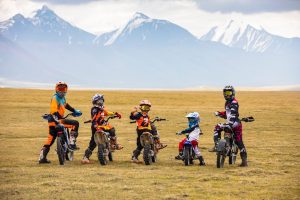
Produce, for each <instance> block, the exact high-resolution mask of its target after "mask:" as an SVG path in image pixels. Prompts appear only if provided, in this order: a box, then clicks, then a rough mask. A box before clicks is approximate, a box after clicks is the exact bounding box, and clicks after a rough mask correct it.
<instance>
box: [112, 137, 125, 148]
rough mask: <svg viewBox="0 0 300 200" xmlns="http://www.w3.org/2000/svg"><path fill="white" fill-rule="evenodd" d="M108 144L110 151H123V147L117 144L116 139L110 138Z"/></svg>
mask: <svg viewBox="0 0 300 200" xmlns="http://www.w3.org/2000/svg"><path fill="white" fill-rule="evenodd" d="M110 144H111V147H112V149H113V150H115V149H116V150H121V149H123V146H122V145H120V144H118V142H117V137H112V138H110Z"/></svg>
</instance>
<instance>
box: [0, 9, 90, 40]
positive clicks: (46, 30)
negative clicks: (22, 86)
mask: <svg viewBox="0 0 300 200" xmlns="http://www.w3.org/2000/svg"><path fill="white" fill-rule="evenodd" d="M0 33H1V35H2V36H4V37H6V38H8V39H10V40H12V41H15V42H21V43H23V42H50V41H51V42H55V43H58V42H60V43H65V44H69V45H70V44H91V43H92V40H93V39H94V37H95V35H93V34H91V33H88V32H85V31H83V30H81V29H79V28H77V27H75V26H73V25H71V24H70V23H68V22H66V21H65V20H63V19H62V18H60V17H59V16H57V15H56V14H55V13H54V12H53V11H52V10H50V9H49V8H48V7H47V6H43V7H42V8H41V9H39V10H37V11H35V13H34V14H33V17H32V18H25V17H24V16H23V15H21V14H17V15H15V16H14V17H12V18H10V19H8V20H6V21H4V22H1V23H0Z"/></svg>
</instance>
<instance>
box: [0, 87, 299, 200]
mask: <svg viewBox="0 0 300 200" xmlns="http://www.w3.org/2000/svg"><path fill="white" fill-rule="evenodd" d="M94 93H95V91H69V93H68V95H67V99H68V102H69V103H70V104H71V105H73V106H74V107H76V108H78V109H80V110H82V111H83V113H84V114H83V116H82V117H81V118H79V119H78V120H79V121H80V122H81V127H80V136H79V138H78V144H79V146H80V147H81V149H80V150H79V151H78V152H76V154H75V160H74V161H73V162H68V163H66V165H65V166H59V165H58V159H57V155H56V152H55V151H54V150H55V145H53V146H52V148H51V151H50V153H49V156H48V157H49V159H50V160H51V161H52V163H51V164H50V165H39V164H37V160H38V156H39V151H40V148H41V147H42V145H43V143H44V141H45V140H46V137H47V123H46V122H45V121H43V120H42V118H41V117H40V116H41V115H42V114H44V113H47V112H48V111H49V103H50V97H51V95H52V94H53V91H45V90H18V89H0V94H1V95H0V111H1V115H0V123H1V126H0V145H1V149H0V156H1V159H0V175H1V179H0V185H1V187H0V199H38V198H39V199H300V180H299V179H300V178H299V176H300V167H299V165H300V153H299V148H300V93H299V92H238V93H237V98H238V100H239V103H240V114H241V116H248V115H253V116H254V117H255V119H256V121H255V122H254V123H248V124H246V123H244V141H245V145H246V147H247V150H248V155H249V167H248V168H239V167H238V166H237V165H234V166H228V164H226V166H225V168H224V169H217V168H216V166H215V157H216V156H215V154H214V153H209V152H207V149H208V148H210V147H211V146H212V145H213V142H212V130H213V128H214V125H215V124H216V123H218V122H220V121H222V120H220V119H218V118H215V117H214V116H213V112H214V111H217V110H223V105H224V100H223V97H222V93H221V92H162V91H160V92H156V91H155V92H154V91H147V92H142V91H139V92H133V91H103V93H104V94H105V97H106V106H107V108H108V109H109V110H112V111H118V112H120V113H122V114H123V118H122V119H121V120H112V121H111V123H112V124H113V125H114V126H115V127H116V129H117V134H118V136H119V140H120V143H122V144H123V145H124V146H125V148H124V149H123V150H121V151H118V152H116V153H115V154H114V157H115V161H114V162H112V163H109V165H107V166H104V167H103V166H100V165H99V163H98V161H97V158H96V156H95V154H96V150H95V151H94V154H93V155H92V157H91V159H92V161H93V163H92V164H90V165H81V164H80V160H81V158H82V156H83V152H84V149H85V148H86V147H87V145H88V142H89V139H90V127H89V126H88V125H84V124H83V121H84V120H87V119H89V114H90V107H91V104H90V99H91V97H92V96H93V95H94ZM144 98H147V99H149V100H150V101H151V102H152V103H153V108H152V112H151V116H152V117H154V116H161V117H165V118H167V119H168V121H166V122H160V123H159V124H157V126H158V128H159V131H160V134H161V138H162V139H161V140H162V141H163V142H164V143H167V144H168V147H167V148H166V149H164V150H162V151H161V152H160V154H159V156H158V158H159V161H158V162H157V163H155V164H153V165H151V166H145V165H136V164H133V163H131V162H130V157H131V152H132V150H133V149H134V148H135V140H136V133H135V126H134V125H132V124H129V119H128V115H129V112H130V110H131V108H132V107H133V106H135V105H137V103H138V102H139V100H141V99H144ZM191 111H198V112H200V114H201V117H202V122H201V127H202V129H203V131H204V135H203V137H202V138H201V139H200V146H201V148H200V149H201V151H202V152H203V155H204V158H205V160H206V162H207V166H206V167H200V166H198V165H194V166H189V167H185V166H183V163H182V162H180V161H175V160H174V156H175V155H176V154H177V143H178V141H179V140H180V139H182V136H176V135H175V133H176V131H179V130H182V129H183V128H185V127H186V119H185V118H184V115H185V114H186V113H187V112H191ZM239 162H240V158H238V164H239Z"/></svg>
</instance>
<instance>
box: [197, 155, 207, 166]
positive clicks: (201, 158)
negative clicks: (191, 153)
mask: <svg viewBox="0 0 300 200" xmlns="http://www.w3.org/2000/svg"><path fill="white" fill-rule="evenodd" d="M199 161H200V164H199V165H200V166H205V165H206V164H205V162H204V158H203V156H200V157H199Z"/></svg>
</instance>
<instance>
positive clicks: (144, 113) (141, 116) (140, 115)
mask: <svg viewBox="0 0 300 200" xmlns="http://www.w3.org/2000/svg"><path fill="white" fill-rule="evenodd" d="M150 108H151V103H150V101H149V100H142V101H141V102H140V110H141V112H138V108H137V107H134V108H133V111H132V112H131V114H130V117H129V118H130V119H131V120H136V123H137V128H136V132H137V139H136V145H137V147H136V149H135V150H134V151H133V153H132V161H133V162H135V163H138V162H139V160H138V157H139V155H140V153H141V151H142V149H143V146H142V144H141V141H140V136H141V135H142V133H144V132H150V133H151V134H152V135H153V136H154V139H155V140H156V142H157V144H158V145H159V149H162V148H165V147H166V146H167V145H164V144H162V143H161V142H160V138H159V133H158V131H157V129H156V126H155V125H154V124H153V123H151V120H150V116H149V114H148V113H149V111H150Z"/></svg>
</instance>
